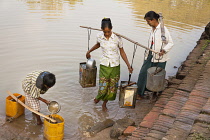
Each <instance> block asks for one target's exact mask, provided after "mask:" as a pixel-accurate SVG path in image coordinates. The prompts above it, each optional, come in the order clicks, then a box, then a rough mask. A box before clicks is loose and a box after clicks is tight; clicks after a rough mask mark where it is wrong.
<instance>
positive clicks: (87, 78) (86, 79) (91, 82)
mask: <svg viewBox="0 0 210 140" xmlns="http://www.w3.org/2000/svg"><path fill="white" fill-rule="evenodd" d="M96 74H97V67H96V66H95V67H94V68H87V67H86V62H82V63H80V66H79V83H80V85H81V86H82V87H83V88H85V87H95V86H96Z"/></svg>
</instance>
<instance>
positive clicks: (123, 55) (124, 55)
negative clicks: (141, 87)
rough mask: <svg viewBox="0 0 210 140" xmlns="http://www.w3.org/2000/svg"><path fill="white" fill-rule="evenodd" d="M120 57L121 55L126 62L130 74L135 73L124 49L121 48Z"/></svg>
mask: <svg viewBox="0 0 210 140" xmlns="http://www.w3.org/2000/svg"><path fill="white" fill-rule="evenodd" d="M120 55H121V57H122V59H123V60H124V61H125V63H126V65H127V67H128V70H129V72H130V73H132V72H133V68H131V66H130V63H129V62H128V58H127V55H126V53H125V51H124V49H123V48H120Z"/></svg>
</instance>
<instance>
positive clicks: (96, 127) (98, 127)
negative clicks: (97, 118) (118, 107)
mask: <svg viewBox="0 0 210 140" xmlns="http://www.w3.org/2000/svg"><path fill="white" fill-rule="evenodd" d="M114 123H115V122H114V121H113V120H111V119H107V120H105V121H103V122H97V123H96V124H95V125H94V126H92V127H91V128H90V129H88V130H87V132H86V133H85V135H86V136H87V137H91V136H93V135H95V134H97V133H98V132H100V131H102V130H104V129H105V128H108V127H111V126H113V125H114Z"/></svg>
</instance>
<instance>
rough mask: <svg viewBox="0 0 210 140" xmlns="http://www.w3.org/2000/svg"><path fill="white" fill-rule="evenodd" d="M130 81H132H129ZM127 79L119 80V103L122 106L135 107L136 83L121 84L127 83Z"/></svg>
mask: <svg viewBox="0 0 210 140" xmlns="http://www.w3.org/2000/svg"><path fill="white" fill-rule="evenodd" d="M130 82H131V83H132V81H130ZM127 84H128V81H121V84H120V96H119V105H120V107H123V108H135V105H136V92H137V85H136V84H134V85H131V86H126V87H124V88H123V86H125V85H127Z"/></svg>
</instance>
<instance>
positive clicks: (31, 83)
mask: <svg viewBox="0 0 210 140" xmlns="http://www.w3.org/2000/svg"><path fill="white" fill-rule="evenodd" d="M42 72H44V71H34V72H32V73H29V74H28V75H27V76H26V78H25V79H24V80H23V82H22V88H23V91H24V92H25V93H27V94H30V95H31V97H33V98H39V97H40V94H44V93H45V92H46V91H47V90H42V89H40V88H38V87H37V86H36V82H37V78H38V76H39V75H40V74H41V73H42Z"/></svg>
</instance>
